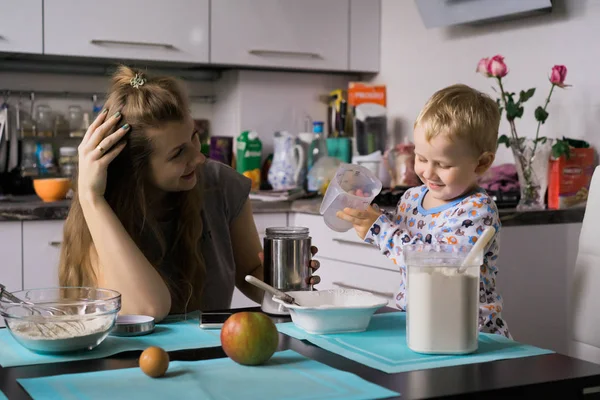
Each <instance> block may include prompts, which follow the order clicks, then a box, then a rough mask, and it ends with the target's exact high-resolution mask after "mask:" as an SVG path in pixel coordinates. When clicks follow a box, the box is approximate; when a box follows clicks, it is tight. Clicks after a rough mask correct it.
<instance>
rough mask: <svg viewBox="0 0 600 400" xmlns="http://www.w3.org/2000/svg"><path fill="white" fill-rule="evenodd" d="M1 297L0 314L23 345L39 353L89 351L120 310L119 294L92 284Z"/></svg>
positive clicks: (97, 343)
mask: <svg viewBox="0 0 600 400" xmlns="http://www.w3.org/2000/svg"><path fill="white" fill-rule="evenodd" d="M12 294H13V295H14V296H16V297H17V298H19V299H20V300H22V303H15V302H13V301H9V300H7V299H6V298H0V315H1V316H2V317H4V320H5V322H6V327H7V328H8V330H9V332H10V333H11V335H12V336H13V338H15V340H16V341H17V342H19V343H20V344H21V345H22V346H24V347H26V348H27V349H29V350H32V351H35V352H39V353H66V352H73V351H81V350H91V349H93V348H95V347H96V346H98V345H99V344H100V343H102V341H103V340H104V339H106V337H107V336H108V334H109V333H110V331H111V329H112V328H113V326H114V324H115V320H116V318H117V314H118V312H119V311H120V310H121V294H120V293H119V292H116V291H114V290H109V289H99V288H91V287H58V288H49V289H31V290H22V291H18V292H13V293H12Z"/></svg>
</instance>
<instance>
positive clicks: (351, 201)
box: [320, 163, 382, 232]
mask: <svg viewBox="0 0 600 400" xmlns="http://www.w3.org/2000/svg"><path fill="white" fill-rule="evenodd" d="M381 187H382V184H381V181H380V180H379V179H378V178H377V176H375V174H373V172H371V171H370V170H369V169H367V168H365V167H362V166H360V165H354V164H346V163H342V164H340V166H339V168H338V170H337V171H336V173H335V176H334V177H333V179H332V180H331V183H330V184H329V186H328V187H327V191H326V192H325V196H324V197H323V201H322V202H321V209H320V213H321V215H322V216H323V219H324V221H325V224H326V225H327V226H328V227H329V228H330V229H332V230H334V231H336V232H346V231H348V230H350V229H351V228H352V224H351V223H350V222H347V221H344V220H342V219H339V218H338V217H337V216H336V213H337V212H338V211H340V210H343V209H344V208H346V207H349V208H354V209H357V210H366V209H367V207H368V206H369V204H371V202H372V201H373V199H374V198H375V196H377V195H378V194H379V192H381ZM356 193H359V195H358V196H357V195H356ZM361 194H362V195H361Z"/></svg>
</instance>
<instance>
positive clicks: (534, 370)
mask: <svg viewBox="0 0 600 400" xmlns="http://www.w3.org/2000/svg"><path fill="white" fill-rule="evenodd" d="M246 310H251V311H258V308H256V309H246ZM235 311H240V310H235ZM386 311H391V310H389V309H388V310H384V311H383V312H386ZM273 319H274V320H275V321H276V322H284V321H289V319H287V318H273ZM279 349H280V350H286V349H291V350H294V351H296V352H298V353H300V354H302V355H304V356H306V357H309V358H311V359H313V360H316V361H319V362H321V363H324V364H327V365H329V366H331V367H333V368H337V369H339V370H344V371H348V372H351V373H354V374H356V375H358V376H360V377H362V378H363V379H365V380H367V381H371V382H374V383H376V384H378V385H380V386H383V387H386V388H388V389H391V390H394V391H396V392H399V393H401V394H402V396H401V397H399V398H400V399H403V400H405V399H434V398H453V397H454V398H461V399H464V398H475V397H477V398H479V397H485V398H486V399H489V398H507V397H510V396H515V395H519V396H524V398H525V396H526V398H545V397H542V396H550V397H548V398H556V399H559V398H560V399H578V398H585V399H588V398H589V399H592V398H598V397H594V396H598V395H597V394H588V395H584V394H583V393H584V390H586V389H587V390H590V389H591V390H592V391H593V388H600V365H596V364H592V363H588V362H585V361H581V360H577V359H574V358H570V357H567V356H564V355H560V354H550V355H542V356H534V357H526V358H517V359H510V360H501V361H493V362H487V363H481V364H470V365H461V366H456V367H448V368H435V369H427V370H422V371H413V372H405V373H398V374H386V373H384V372H381V371H379V370H376V369H373V368H369V367H367V366H365V365H362V364H359V363H357V362H354V361H352V360H349V359H347V358H344V357H342V356H339V355H337V354H334V353H330V352H329V351H326V350H323V349H321V348H319V347H317V346H314V345H312V344H310V343H307V342H303V341H300V340H297V339H294V338H291V337H289V336H286V335H283V334H280V344H279ZM139 354H140V352H139V351H136V352H127V353H121V354H117V355H115V356H112V357H109V358H105V359H99V360H85V361H74V362H65V363H57V364H42V365H32V366H25V367H12V368H0V390H2V391H3V392H4V394H5V395H6V396H7V397H8V398H9V399H10V400H12V399H29V398H30V397H29V396H28V394H27V392H26V391H25V390H24V389H23V388H22V387H21V386H20V385H19V384H18V383H17V379H18V378H32V377H40V376H47V375H58V374H72V373H79V372H90V371H102V370H110V369H120V368H131V367H137V365H138V364H137V359H138V357H139ZM169 354H170V357H171V360H181V361H194V360H207V359H212V358H220V357H226V356H225V353H224V352H223V350H222V349H221V348H220V347H217V348H207V349H196V350H182V351H175V352H170V353H169ZM302 390H305V389H302Z"/></svg>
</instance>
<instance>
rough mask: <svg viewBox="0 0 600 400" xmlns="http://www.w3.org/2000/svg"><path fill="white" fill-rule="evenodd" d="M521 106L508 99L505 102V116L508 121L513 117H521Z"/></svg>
mask: <svg viewBox="0 0 600 400" xmlns="http://www.w3.org/2000/svg"><path fill="white" fill-rule="evenodd" d="M523 111H524V110H523V107H521V106H519V105H518V104H515V103H514V102H513V101H512V100H509V101H508V102H507V104H506V117H507V118H508V120H509V121H512V120H514V119H515V118H521V117H522V116H523Z"/></svg>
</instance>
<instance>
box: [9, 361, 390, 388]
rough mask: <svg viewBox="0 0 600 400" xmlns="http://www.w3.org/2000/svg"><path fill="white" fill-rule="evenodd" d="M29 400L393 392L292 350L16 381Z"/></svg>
mask: <svg viewBox="0 0 600 400" xmlns="http://www.w3.org/2000/svg"><path fill="white" fill-rule="evenodd" d="M18 382H19V383H20V384H21V385H22V386H23V388H25V390H26V391H27V392H28V393H29V395H30V396H31V397H33V399H35V400H38V399H65V398H73V399H86V400H96V399H103V400H104V399H111V400H117V399H169V398H177V399H194V400H198V399H214V400H217V399H228V400H231V399H244V400H252V399H256V400H263V399H278V400H308V399H323V400H327V399H345V400H361V399H382V398H387V397H393V396H398V395H399V394H398V393H396V392H392V391H391V390H388V389H385V388H382V387H381V386H378V385H375V384H373V383H370V382H367V381H365V380H363V379H362V378H359V377H358V376H356V375H354V374H351V373H348V372H344V371H339V370H336V369H334V368H331V367H328V366H327V365H325V364H321V363H319V362H317V361H313V360H310V359H308V358H306V357H304V356H302V355H300V354H298V353H296V352H294V351H292V350H286V351H282V352H279V353H276V354H275V355H274V356H273V358H271V360H270V361H269V362H268V363H267V364H265V365H262V366H256V367H246V366H242V365H239V364H236V363H235V362H233V361H232V360H230V359H229V358H219V359H215V360H206V361H193V362H185V361H174V362H172V363H171V364H170V365H169V370H168V371H167V374H166V375H165V376H164V377H162V378H159V379H152V378H149V377H147V376H146V375H144V374H143V372H142V371H141V370H140V369H139V368H129V369H120V370H111V371H102V372H89V373H83V374H71V375H58V376H51V377H43V378H29V379H18Z"/></svg>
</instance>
